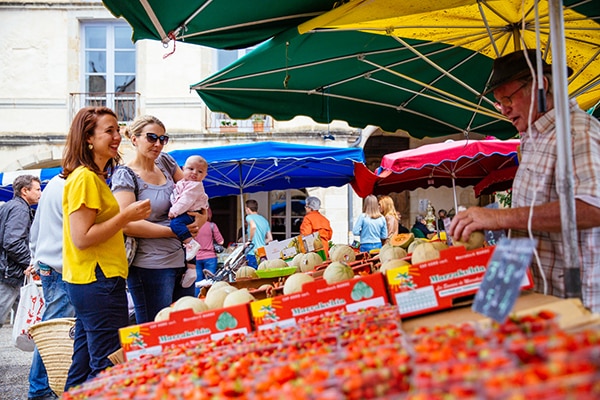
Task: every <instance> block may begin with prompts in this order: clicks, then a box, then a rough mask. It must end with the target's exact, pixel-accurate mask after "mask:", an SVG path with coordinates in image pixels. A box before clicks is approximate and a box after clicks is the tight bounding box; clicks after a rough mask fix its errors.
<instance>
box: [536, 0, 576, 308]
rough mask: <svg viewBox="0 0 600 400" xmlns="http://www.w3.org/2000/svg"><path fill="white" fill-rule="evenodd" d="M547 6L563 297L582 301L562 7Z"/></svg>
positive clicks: (554, 1)
mask: <svg viewBox="0 0 600 400" xmlns="http://www.w3.org/2000/svg"><path fill="white" fill-rule="evenodd" d="M548 6H549V12H550V37H551V39H550V42H551V44H552V82H553V83H552V85H553V87H554V108H555V112H556V151H557V154H556V155H557V190H558V196H559V203H560V220H561V224H562V236H563V253H564V259H565V275H564V279H565V295H566V296H567V297H574V298H581V279H580V267H579V255H578V253H579V248H578V246H577V220H576V214H575V190H574V178H573V154H572V149H571V136H570V134H569V133H570V132H571V126H570V125H571V124H570V117H569V99H568V89H567V61H566V60H567V58H566V52H565V46H566V44H565V37H564V17H563V14H562V10H563V5H562V1H561V0H549V1H548ZM538 51H539V49H538Z"/></svg>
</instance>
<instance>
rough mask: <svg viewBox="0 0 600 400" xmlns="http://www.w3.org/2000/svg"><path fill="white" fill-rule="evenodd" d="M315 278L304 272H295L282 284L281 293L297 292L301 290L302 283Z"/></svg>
mask: <svg viewBox="0 0 600 400" xmlns="http://www.w3.org/2000/svg"><path fill="white" fill-rule="evenodd" d="M314 280H315V278H313V277H312V276H310V275H308V274H305V273H304V272H296V273H295V274H292V275H290V276H288V277H287V279H286V280H285V282H284V284H283V294H291V293H298V292H301V291H302V285H304V284H305V283H307V282H312V281H314Z"/></svg>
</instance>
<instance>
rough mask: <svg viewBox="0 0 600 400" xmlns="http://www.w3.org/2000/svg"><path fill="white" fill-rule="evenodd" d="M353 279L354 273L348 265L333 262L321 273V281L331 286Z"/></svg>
mask: <svg viewBox="0 0 600 400" xmlns="http://www.w3.org/2000/svg"><path fill="white" fill-rule="evenodd" d="M352 278H354V271H353V270H352V268H350V266H349V265H348V264H345V263H342V262H339V261H334V262H332V263H331V264H329V265H328V266H327V268H325V271H323V279H325V281H326V282H327V283H328V284H329V285H331V284H332V283H337V282H342V281H346V280H348V279H352Z"/></svg>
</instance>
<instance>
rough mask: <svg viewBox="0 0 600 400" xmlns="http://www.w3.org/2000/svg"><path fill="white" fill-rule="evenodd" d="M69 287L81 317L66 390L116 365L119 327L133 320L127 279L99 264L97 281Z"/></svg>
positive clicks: (78, 314) (76, 325) (76, 327)
mask: <svg viewBox="0 0 600 400" xmlns="http://www.w3.org/2000/svg"><path fill="white" fill-rule="evenodd" d="M66 287H67V293H68V294H69V299H71V303H72V304H73V306H74V307H75V313H76V316H77V319H76V321H75V341H74V342H73V362H72V364H71V368H69V374H68V376H67V382H66V384H65V391H67V390H69V389H70V388H71V387H73V386H75V385H80V384H82V383H83V382H85V381H86V380H88V379H91V378H93V377H95V376H96V375H98V374H99V373H100V372H101V371H103V370H105V369H106V368H108V367H111V366H112V365H113V363H112V362H111V361H110V360H109V359H108V356H109V355H110V354H112V353H114V352H115V351H117V350H118V349H119V348H120V347H121V342H120V340H119V329H120V328H123V327H125V326H127V325H128V324H129V312H128V310H127V294H126V292H125V279H123V278H121V277H113V278H107V277H105V276H104V273H103V272H102V270H101V269H100V267H99V266H96V281H95V282H92V283H87V284H73V283H66Z"/></svg>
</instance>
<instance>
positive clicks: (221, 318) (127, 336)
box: [119, 304, 252, 360]
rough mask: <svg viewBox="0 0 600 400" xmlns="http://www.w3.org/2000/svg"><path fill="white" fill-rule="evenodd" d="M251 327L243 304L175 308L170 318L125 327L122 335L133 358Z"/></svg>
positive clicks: (231, 333)
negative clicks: (206, 308)
mask: <svg viewBox="0 0 600 400" xmlns="http://www.w3.org/2000/svg"><path fill="white" fill-rule="evenodd" d="M251 330H252V325H251V322H250V315H249V313H248V307H247V305H246V304H240V305H237V306H232V307H227V308H222V309H219V310H211V311H205V312H202V313H198V314H196V313H194V311H193V310H191V309H187V310H182V311H175V312H172V313H171V314H170V319H169V320H166V321H160V322H148V323H145V324H140V325H132V326H127V327H125V328H121V329H119V337H120V339H121V347H123V352H124V353H125V357H126V359H127V360H133V359H136V358H139V357H141V356H142V355H144V354H154V355H158V354H160V353H162V351H163V348H165V347H166V346H170V345H173V344H186V343H193V342H197V341H200V340H205V339H211V340H218V339H220V338H222V337H223V336H225V335H233V334H235V333H242V334H247V333H248V332H250V331H251Z"/></svg>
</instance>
